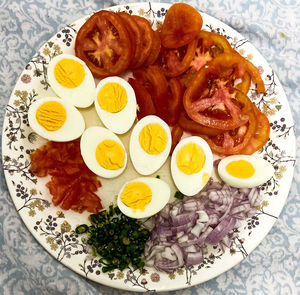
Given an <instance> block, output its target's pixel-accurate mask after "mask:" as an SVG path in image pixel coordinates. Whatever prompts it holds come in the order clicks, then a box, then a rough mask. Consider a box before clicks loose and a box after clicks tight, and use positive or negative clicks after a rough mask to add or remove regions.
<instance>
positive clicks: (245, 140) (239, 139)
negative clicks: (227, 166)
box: [202, 90, 257, 155]
mask: <svg viewBox="0 0 300 295" xmlns="http://www.w3.org/2000/svg"><path fill="white" fill-rule="evenodd" d="M235 93H236V98H237V100H238V101H239V102H240V103H241V104H242V105H243V112H244V113H245V114H247V116H248V118H249V120H248V122H247V123H246V124H245V125H242V126H239V127H238V128H235V129H234V130H226V131H224V133H222V134H219V135H217V136H214V137H213V136H207V135H205V136H202V137H203V138H204V139H205V140H206V141H207V143H208V144H209V146H210V148H211V150H212V151H213V152H214V153H217V154H220V155H235V154H241V153H242V151H243V149H244V148H245V147H246V146H247V145H248V144H249V142H250V140H251V138H252V137H253V136H254V134H255V130H256V126H257V120H256V116H255V113H254V109H253V103H252V102H251V101H250V99H249V98H248V97H247V96H246V95H245V94H243V93H242V92H240V91H239V90H235Z"/></svg>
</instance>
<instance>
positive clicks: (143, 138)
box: [129, 115, 172, 175]
mask: <svg viewBox="0 0 300 295" xmlns="http://www.w3.org/2000/svg"><path fill="white" fill-rule="evenodd" d="M171 143H172V138H171V132H170V128H169V126H168V125H167V123H166V122H164V121H163V120H162V119H160V118H159V117H157V116H153V115H151V116H146V117H144V118H143V119H141V120H140V121H139V122H138V123H137V124H136V125H135V126H134V128H133V130H132V132H131V136H130V142H129V153H130V158H131V161H132V164H133V166H134V168H135V170H136V171H137V172H138V173H140V174H142V175H150V174H152V173H154V172H155V171H157V170H158V169H159V168H160V167H161V166H162V165H163V164H164V162H165V161H166V160H167V158H168V156H169V153H170V149H171Z"/></svg>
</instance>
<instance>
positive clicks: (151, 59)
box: [143, 30, 161, 66]
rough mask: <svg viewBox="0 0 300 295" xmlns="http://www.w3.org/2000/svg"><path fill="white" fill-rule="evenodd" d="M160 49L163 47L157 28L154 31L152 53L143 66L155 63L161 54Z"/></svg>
mask: <svg viewBox="0 0 300 295" xmlns="http://www.w3.org/2000/svg"><path fill="white" fill-rule="evenodd" d="M160 49H161V41H160V34H159V32H158V31H157V30H156V31H154V36H153V43H152V48H151V51H150V54H149V56H148V58H147V59H146V60H145V62H144V64H143V66H150V65H152V64H154V63H155V61H156V60H157V58H158V56H159V52H160Z"/></svg>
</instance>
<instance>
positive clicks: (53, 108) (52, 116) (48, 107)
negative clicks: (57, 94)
mask: <svg viewBox="0 0 300 295" xmlns="http://www.w3.org/2000/svg"><path fill="white" fill-rule="evenodd" d="M35 117H36V120H37V122H38V123H39V124H40V125H41V126H42V127H44V128H45V129H46V130H48V131H56V130H58V129H60V128H61V127H62V126H63V125H64V123H65V121H66V119H67V112H66V109H65V108H64V106H63V105H62V104H61V103H59V102H57V101H47V102H44V103H43V104H41V105H40V106H39V107H38V109H37V110H36V114H35Z"/></svg>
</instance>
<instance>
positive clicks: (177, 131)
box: [170, 124, 183, 155]
mask: <svg viewBox="0 0 300 295" xmlns="http://www.w3.org/2000/svg"><path fill="white" fill-rule="evenodd" d="M182 135H183V129H182V128H181V126H179V125H178V124H176V125H175V126H174V127H173V128H172V131H171V136H172V145H171V150H170V155H172V153H173V151H174V149H175V147H176V145H177V144H178V142H179V141H180V139H181V137H182Z"/></svg>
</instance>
